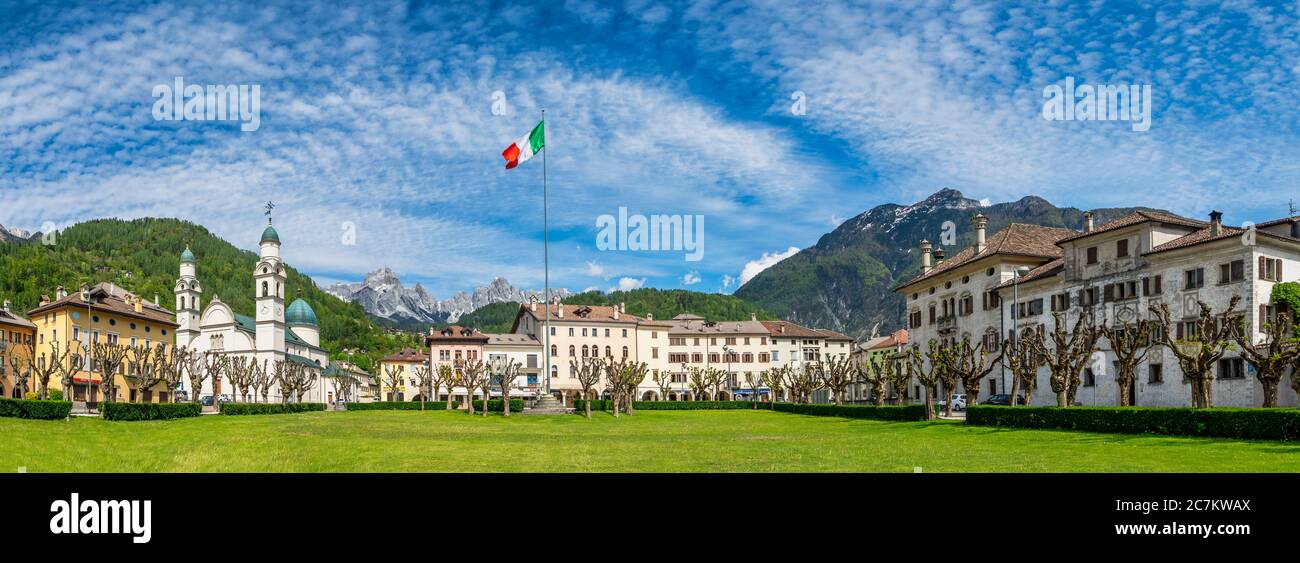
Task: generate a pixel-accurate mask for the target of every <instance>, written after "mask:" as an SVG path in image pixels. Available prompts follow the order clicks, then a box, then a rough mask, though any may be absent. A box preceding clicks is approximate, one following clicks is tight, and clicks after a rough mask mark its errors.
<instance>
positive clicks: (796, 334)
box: [758, 321, 826, 338]
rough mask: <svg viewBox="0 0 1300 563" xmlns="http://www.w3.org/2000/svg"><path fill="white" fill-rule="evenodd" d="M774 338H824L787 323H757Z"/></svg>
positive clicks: (822, 335) (811, 330)
mask: <svg viewBox="0 0 1300 563" xmlns="http://www.w3.org/2000/svg"><path fill="white" fill-rule="evenodd" d="M758 322H759V323H761V324H762V325H763V327H764V328H766V329H767V332H768V334H770V335H771V336H772V337H774V338H826V335H825V334H822V333H821V332H818V331H816V330H813V329H811V328H808V327H804V326H800V325H797V324H794V323H792V322H789V321H758Z"/></svg>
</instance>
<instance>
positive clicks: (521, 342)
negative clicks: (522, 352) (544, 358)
mask: <svg viewBox="0 0 1300 563" xmlns="http://www.w3.org/2000/svg"><path fill="white" fill-rule="evenodd" d="M484 336H486V337H488V341H487V343H488V344H496V345H516V346H541V345H542V343H541V342H538V341H537V339H536V338H533V335H531V334H518V333H514V332H503V333H484Z"/></svg>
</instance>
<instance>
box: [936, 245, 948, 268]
mask: <svg viewBox="0 0 1300 563" xmlns="http://www.w3.org/2000/svg"><path fill="white" fill-rule="evenodd" d="M947 255H948V254H947V253H945V252H944V251H943V248H936V249H934V265H935V266H938V265H939V264H942V263H943V258H944V257H945V256H947Z"/></svg>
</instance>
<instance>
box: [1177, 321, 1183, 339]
mask: <svg viewBox="0 0 1300 563" xmlns="http://www.w3.org/2000/svg"><path fill="white" fill-rule="evenodd" d="M1182 339H1183V323H1182V322H1181V321H1180V322H1179V323H1178V340H1182Z"/></svg>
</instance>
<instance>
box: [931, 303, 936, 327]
mask: <svg viewBox="0 0 1300 563" xmlns="http://www.w3.org/2000/svg"><path fill="white" fill-rule="evenodd" d="M934 319H935V314H934V303H931V304H930V324H934Z"/></svg>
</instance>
